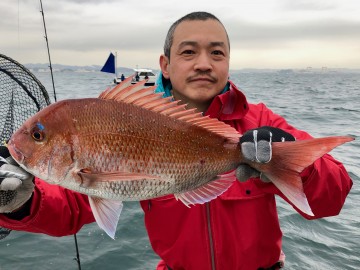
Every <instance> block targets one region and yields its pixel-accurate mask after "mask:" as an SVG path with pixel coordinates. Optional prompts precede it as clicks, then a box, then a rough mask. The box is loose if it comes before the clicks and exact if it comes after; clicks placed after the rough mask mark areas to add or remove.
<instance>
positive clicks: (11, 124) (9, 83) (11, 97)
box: [0, 54, 50, 143]
mask: <svg viewBox="0 0 360 270" xmlns="http://www.w3.org/2000/svg"><path fill="white" fill-rule="evenodd" d="M49 104H50V98H49V95H48V93H47V92H46V89H45V87H44V86H43V85H42V84H41V83H40V81H39V80H38V79H36V77H35V76H34V75H33V74H32V73H30V71H29V70H28V69H26V68H25V67H24V66H23V65H21V64H20V63H18V62H16V61H15V60H13V59H11V58H10V57H7V56H5V55H3V54H0V115H1V118H0V131H1V137H0V142H1V143H3V142H4V141H6V140H8V139H9V138H10V136H11V134H12V133H13V132H14V131H15V130H16V129H17V128H18V127H20V126H21V125H22V124H23V123H24V121H25V120H26V119H28V118H29V117H30V116H32V115H34V114H35V113H36V112H38V111H40V110H41V109H42V108H44V107H46V106H47V105H49Z"/></svg>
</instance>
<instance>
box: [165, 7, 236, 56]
mask: <svg viewBox="0 0 360 270" xmlns="http://www.w3.org/2000/svg"><path fill="white" fill-rule="evenodd" d="M206 20H216V21H218V22H219V23H220V24H221V25H222V26H223V27H224V30H225V33H226V37H227V40H228V43H229V49H230V40H229V36H228V34H227V32H226V29H225V26H224V25H223V24H222V22H221V21H220V20H219V19H218V18H217V17H216V16H214V15H213V14H211V13H208V12H205V11H196V12H192V13H189V14H187V15H185V16H184V17H182V18H180V19H178V20H177V21H176V22H174V23H173V24H172V25H171V26H170V29H169V31H168V33H167V35H166V39H165V44H164V54H165V56H167V57H168V58H169V60H170V49H171V46H172V44H173V41H174V32H175V29H176V27H177V26H178V25H179V24H180V23H181V22H183V21H206Z"/></svg>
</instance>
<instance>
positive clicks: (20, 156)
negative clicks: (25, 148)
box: [8, 140, 25, 164]
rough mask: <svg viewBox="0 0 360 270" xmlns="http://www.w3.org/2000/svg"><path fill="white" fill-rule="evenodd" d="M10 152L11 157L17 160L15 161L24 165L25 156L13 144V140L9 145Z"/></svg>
mask: <svg viewBox="0 0 360 270" xmlns="http://www.w3.org/2000/svg"><path fill="white" fill-rule="evenodd" d="M8 150H9V152H10V155H11V156H12V157H13V159H15V161H16V162H17V163H19V164H23V163H24V161H25V155H24V154H23V153H22V152H21V151H20V150H19V149H17V148H16V147H15V145H14V144H13V143H12V142H11V140H10V141H9V143H8Z"/></svg>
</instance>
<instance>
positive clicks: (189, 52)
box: [181, 50, 195, 55]
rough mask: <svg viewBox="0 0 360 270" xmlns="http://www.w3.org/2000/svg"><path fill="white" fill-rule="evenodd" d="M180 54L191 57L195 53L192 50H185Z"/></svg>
mask: <svg viewBox="0 0 360 270" xmlns="http://www.w3.org/2000/svg"><path fill="white" fill-rule="evenodd" d="M181 54H185V55H191V54H195V52H194V51H192V50H185V51H183V52H182V53H181Z"/></svg>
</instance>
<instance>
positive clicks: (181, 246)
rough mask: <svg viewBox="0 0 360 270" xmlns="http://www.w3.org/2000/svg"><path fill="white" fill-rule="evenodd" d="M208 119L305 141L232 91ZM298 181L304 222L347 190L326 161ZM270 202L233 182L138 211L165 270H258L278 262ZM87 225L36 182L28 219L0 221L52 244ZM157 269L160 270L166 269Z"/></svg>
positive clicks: (83, 206) (253, 186)
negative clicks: (212, 192) (204, 196)
mask: <svg viewBox="0 0 360 270" xmlns="http://www.w3.org/2000/svg"><path fill="white" fill-rule="evenodd" d="M207 114H208V115H210V116H211V117H215V118H218V119H219V120H221V121H224V122H226V123H228V124H230V125H231V126H233V127H235V128H236V129H237V130H238V131H240V132H241V133H244V132H245V131H247V130H249V129H253V128H257V127H260V126H265V125H267V126H273V127H278V128H281V129H283V130H285V131H287V132H289V133H291V134H292V135H293V136H294V137H295V138H296V139H297V140H303V139H306V138H310V135H309V134H307V133H305V132H303V131H299V130H296V129H295V128H293V127H292V126H290V125H289V124H288V123H287V122H286V121H285V120H284V119H283V118H282V117H280V116H279V115H276V114H274V113H273V112H272V111H270V110H269V109H268V108H267V107H266V106H265V105H263V104H258V105H253V104H248V103H247V101H246V98H245V96H244V95H243V94H242V93H241V92H240V91H239V90H238V89H236V87H235V86H234V85H233V84H231V87H230V90H229V91H227V92H226V93H224V94H222V95H219V96H217V97H216V98H215V99H214V101H213V102H212V104H211V105H210V107H209V109H208V111H207ZM302 179H303V182H304V190H305V193H306V196H307V199H308V201H309V204H310V206H311V209H312V211H313V213H314V214H315V216H314V217H310V216H306V215H305V214H303V213H301V212H299V213H300V214H301V215H303V216H304V217H305V218H307V219H310V218H321V217H326V216H333V215H337V214H338V213H339V212H340V210H341V208H342V206H343V204H344V202H345V198H346V196H347V194H348V193H349V191H350V188H351V186H352V181H351V179H350V177H349V175H348V174H347V172H346V170H345V168H344V167H343V165H342V164H341V163H339V162H338V161H336V160H334V159H333V158H332V157H331V156H329V155H325V156H323V157H322V158H320V159H318V160H317V161H316V162H315V163H314V164H313V165H311V166H309V167H308V168H307V169H305V170H304V171H303V172H302ZM274 194H277V195H280V196H281V197H283V198H284V196H283V195H282V194H281V192H280V191H279V190H278V189H277V188H276V187H275V186H274V185H273V184H271V183H263V182H261V181H260V180H259V179H250V180H249V181H247V182H245V183H240V182H238V181H236V182H235V183H234V184H233V185H232V186H231V187H230V188H229V189H228V190H227V191H226V192H225V193H223V194H222V195H221V196H220V197H219V198H217V199H215V200H213V201H211V202H209V203H207V204H204V205H196V206H192V207H191V208H190V209H189V208H187V207H186V206H184V205H183V204H182V203H181V202H179V201H176V200H175V199H174V196H173V195H169V196H165V197H161V198H157V199H152V200H146V201H141V202H140V203H141V207H142V208H143V210H144V213H145V224H146V228H147V231H148V235H149V238H150V242H151V245H152V247H153V249H154V251H155V252H156V253H157V254H158V255H159V256H160V257H161V258H162V259H163V260H164V261H165V262H166V264H167V265H168V266H169V267H171V268H172V269H186V270H191V269H209V270H210V269H212V267H211V265H212V264H214V265H215V269H220V270H222V269H258V268H260V267H264V268H266V267H270V266H272V265H273V264H274V263H275V262H277V261H278V260H279V257H280V254H281V238H282V232H281V230H280V226H279V221H278V215H277V211H276V203H275V196H274ZM284 199H285V200H286V198H284ZM296 210H297V209H296ZM297 211H298V210H297ZM50 215H51V217H50ZM93 221H94V218H93V215H92V213H91V209H90V207H89V203H88V199H87V196H85V195H81V194H78V193H75V192H72V191H69V190H66V189H63V188H61V187H58V186H50V185H49V184H47V183H45V182H43V181H42V180H39V179H36V188H35V192H34V196H33V203H32V206H31V214H30V216H28V217H25V218H24V219H23V220H22V221H16V220H11V219H9V218H7V217H6V216H5V215H0V226H3V227H6V228H10V229H15V230H22V231H30V232H40V233H45V234H49V235H54V236H63V235H69V234H73V233H75V232H77V231H78V230H80V228H81V227H82V226H83V225H84V224H86V223H90V222H93ZM59 224H61V225H62V226H59ZM164 261H163V262H161V263H160V264H159V266H158V269H159V270H160V269H167V268H166V265H165V262H164Z"/></svg>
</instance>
